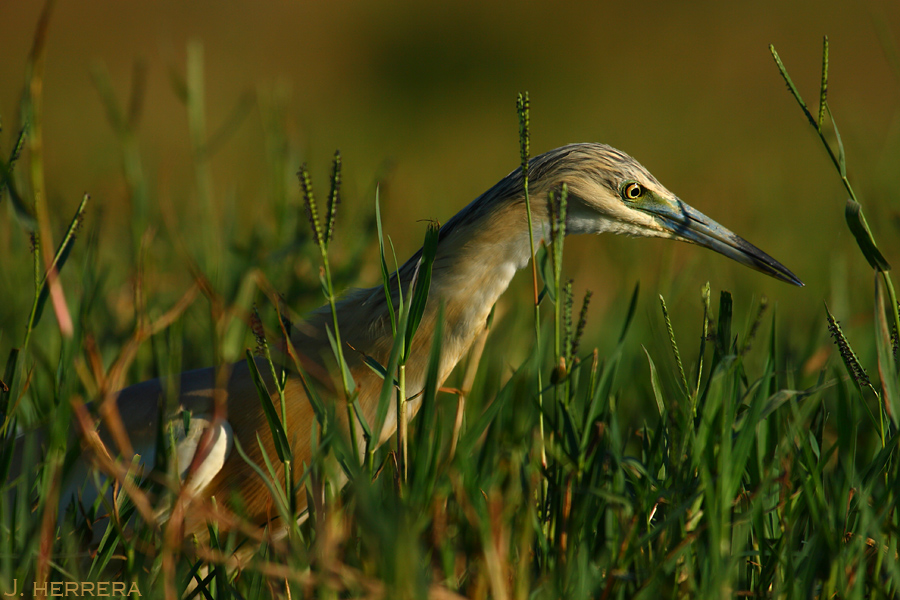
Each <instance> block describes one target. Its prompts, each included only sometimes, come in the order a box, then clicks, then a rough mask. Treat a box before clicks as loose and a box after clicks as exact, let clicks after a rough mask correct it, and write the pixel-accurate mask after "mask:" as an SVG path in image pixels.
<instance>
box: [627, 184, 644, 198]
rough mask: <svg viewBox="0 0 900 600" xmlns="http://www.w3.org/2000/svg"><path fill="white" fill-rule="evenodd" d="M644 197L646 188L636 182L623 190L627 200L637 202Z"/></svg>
mask: <svg viewBox="0 0 900 600" xmlns="http://www.w3.org/2000/svg"><path fill="white" fill-rule="evenodd" d="M643 195H644V187H643V186H642V185H641V184H639V183H636V182H634V181H632V182H631V183H629V184H628V185H626V186H625V187H624V188H622V196H624V197H625V199H626V200H637V199H638V198H640V197H641V196H643Z"/></svg>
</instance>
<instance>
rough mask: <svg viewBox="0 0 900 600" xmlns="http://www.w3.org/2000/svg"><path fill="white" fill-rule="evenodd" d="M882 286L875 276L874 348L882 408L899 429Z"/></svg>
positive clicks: (898, 392)
mask: <svg viewBox="0 0 900 600" xmlns="http://www.w3.org/2000/svg"><path fill="white" fill-rule="evenodd" d="M886 310H887V306H886V302H885V290H884V284H882V283H881V277H880V275H878V274H876V275H875V347H876V349H877V351H878V375H879V376H880V377H881V387H882V390H883V394H884V408H885V410H886V411H887V413H888V415H890V417H891V420H892V421H893V422H894V427H900V382H898V379H897V361H896V360H895V359H894V353H893V348H892V344H891V334H890V326H889V325H888V319H887V312H886Z"/></svg>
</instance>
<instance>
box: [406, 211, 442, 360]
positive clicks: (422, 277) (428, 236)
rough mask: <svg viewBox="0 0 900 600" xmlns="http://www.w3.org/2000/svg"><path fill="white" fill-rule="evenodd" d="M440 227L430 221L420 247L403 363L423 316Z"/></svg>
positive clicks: (407, 356) (407, 323)
mask: <svg viewBox="0 0 900 600" xmlns="http://www.w3.org/2000/svg"><path fill="white" fill-rule="evenodd" d="M439 237H440V226H439V225H438V223H437V222H435V221H432V222H430V223H429V224H428V229H427V231H426V232H425V244H424V245H423V246H422V257H421V258H420V260H419V265H418V267H417V273H418V274H417V276H416V278H415V279H416V286H415V291H414V292H413V297H412V302H411V303H410V307H409V320H408V321H407V322H406V336H405V341H404V347H403V361H402V362H404V363H405V362H406V360H407V359H408V358H409V353H410V349H411V348H412V341H413V337H414V336H415V335H416V330H417V329H418V328H419V323H420V322H421V321H422V316H423V315H424V314H425V304H426V303H427V302H428V291H429V290H430V289H431V269H432V267H433V266H434V258H435V256H437V248H438V239H439Z"/></svg>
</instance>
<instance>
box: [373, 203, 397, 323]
mask: <svg viewBox="0 0 900 600" xmlns="http://www.w3.org/2000/svg"><path fill="white" fill-rule="evenodd" d="M380 191H381V187H380V186H376V188H375V227H376V228H377V229H378V251H379V253H380V254H381V282H382V284H383V285H384V300H385V302H387V312H388V315H390V317H391V332H392V333H393V334H394V335H395V336H396V335H397V315H396V314H395V312H394V302H393V300H392V299H391V274H390V271H388V266H387V260H386V259H385V257H384V231H383V229H382V227H381V205H380V204H379V195H380ZM397 278H398V279H399V278H400V277H399V273H398V276H397ZM401 302H402V300H401Z"/></svg>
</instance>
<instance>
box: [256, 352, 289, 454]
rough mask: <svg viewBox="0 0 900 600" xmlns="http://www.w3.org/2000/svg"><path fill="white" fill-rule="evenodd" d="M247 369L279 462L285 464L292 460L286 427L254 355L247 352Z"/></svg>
mask: <svg viewBox="0 0 900 600" xmlns="http://www.w3.org/2000/svg"><path fill="white" fill-rule="evenodd" d="M247 367H248V368H249V369H250V375H251V376H252V377H253V384H254V385H255V386H256V391H257V393H258V394H259V402H260V404H261V405H262V409H263V412H264V413H265V415H266V421H267V422H268V423H269V429H271V431H272V442H273V444H274V446H275V452H276V453H277V454H278V460H280V461H281V462H285V461H286V460H291V446H290V444H289V443H288V439H287V435H286V434H285V432H284V425H283V424H282V422H281V419H280V418H279V417H278V412H277V411H276V410H275V404H273V403H272V397H271V395H270V394H269V390H268V388H267V387H266V383H265V382H264V381H263V379H262V375H261V374H260V372H259V367H258V366H257V365H256V360H254V358H253V353H252V352H250V350H247Z"/></svg>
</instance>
